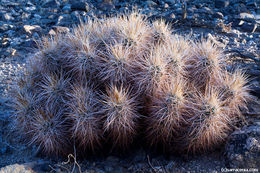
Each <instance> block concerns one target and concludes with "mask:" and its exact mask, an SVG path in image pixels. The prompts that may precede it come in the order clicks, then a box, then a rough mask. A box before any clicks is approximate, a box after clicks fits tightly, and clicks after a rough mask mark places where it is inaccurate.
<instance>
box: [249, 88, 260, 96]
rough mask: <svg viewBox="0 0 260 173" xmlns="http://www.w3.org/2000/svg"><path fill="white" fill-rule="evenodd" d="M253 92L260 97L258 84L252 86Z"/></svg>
mask: <svg viewBox="0 0 260 173" xmlns="http://www.w3.org/2000/svg"><path fill="white" fill-rule="evenodd" d="M251 93H252V94H253V95H254V96H256V97H258V98H260V87H258V86H254V87H251Z"/></svg>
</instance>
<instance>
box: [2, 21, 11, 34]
mask: <svg viewBox="0 0 260 173" xmlns="http://www.w3.org/2000/svg"><path fill="white" fill-rule="evenodd" d="M8 29H9V25H8V24H6V23H0V33H1V32H5V31H7V30H8Z"/></svg>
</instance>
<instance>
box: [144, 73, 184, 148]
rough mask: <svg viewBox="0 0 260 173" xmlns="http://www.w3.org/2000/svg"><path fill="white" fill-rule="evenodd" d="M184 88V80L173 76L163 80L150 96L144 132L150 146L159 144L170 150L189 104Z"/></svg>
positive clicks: (180, 128) (182, 123) (182, 124)
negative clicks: (168, 80) (168, 79)
mask: <svg viewBox="0 0 260 173" xmlns="http://www.w3.org/2000/svg"><path fill="white" fill-rule="evenodd" d="M185 88H186V82H185V81H184V80H182V79H179V80H178V79H177V78H175V79H172V80H171V81H170V82H167V81H165V82H164V83H163V84H161V85H160V87H158V88H157V89H156V91H155V92H153V94H152V95H151V96H150V103H149V104H148V105H147V107H148V108H147V109H148V112H149V115H148V116H147V118H146V123H147V124H146V126H147V129H146V133H147V139H148V142H149V144H150V145H151V146H156V145H157V144H161V145H162V146H163V147H164V149H166V150H170V148H171V147H172V146H171V145H172V143H173V142H175V137H176V135H177V136H178V133H179V131H181V130H183V129H182V128H183V127H184V126H185V124H186V122H185V119H184V117H185V116H184V114H188V112H187V108H188V105H189V104H188V100H187V99H186V94H187V92H188V91H187V90H186V89H185ZM186 116H188V115H186Z"/></svg>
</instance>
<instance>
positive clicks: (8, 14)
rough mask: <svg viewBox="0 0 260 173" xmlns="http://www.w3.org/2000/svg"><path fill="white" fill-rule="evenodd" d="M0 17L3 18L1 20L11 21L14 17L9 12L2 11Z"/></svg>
mask: <svg viewBox="0 0 260 173" xmlns="http://www.w3.org/2000/svg"><path fill="white" fill-rule="evenodd" d="M0 17H1V20H3V21H12V20H14V17H13V16H12V14H11V13H4V14H1V13H0Z"/></svg>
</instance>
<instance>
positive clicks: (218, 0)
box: [215, 0, 229, 8]
mask: <svg viewBox="0 0 260 173" xmlns="http://www.w3.org/2000/svg"><path fill="white" fill-rule="evenodd" d="M227 6H229V1H228V0H215V7H216V8H225V7H227Z"/></svg>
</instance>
